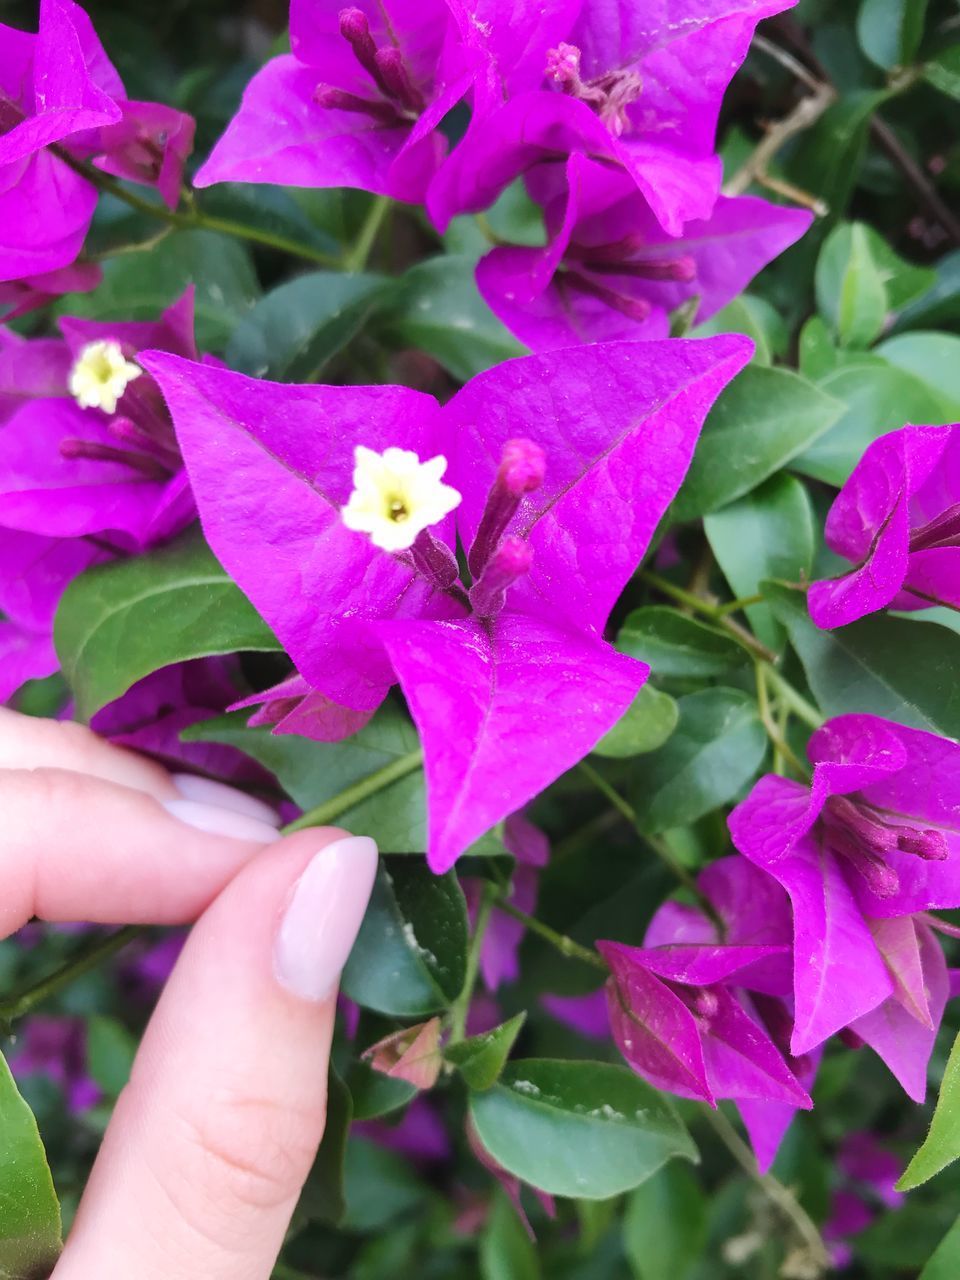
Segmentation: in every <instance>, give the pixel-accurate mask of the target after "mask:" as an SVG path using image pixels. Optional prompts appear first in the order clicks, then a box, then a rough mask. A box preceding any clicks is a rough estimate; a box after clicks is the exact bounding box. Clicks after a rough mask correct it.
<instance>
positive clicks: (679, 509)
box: [672, 365, 843, 520]
mask: <svg viewBox="0 0 960 1280" xmlns="http://www.w3.org/2000/svg"><path fill="white" fill-rule="evenodd" d="M842 413H843V405H842V404H841V403H839V402H838V401H837V400H835V399H834V398H833V396H832V395H827V394H826V393H825V392H824V391H821V390H820V389H819V388H818V387H815V386H814V385H813V383H811V382H807V380H806V379H805V378H801V377H800V375H799V374H796V373H790V372H788V370H786V369H764V368H758V367H757V366H755V365H748V367H747V368H746V369H744V370H743V371H742V372H741V373H740V374H739V375H738V376H737V377H736V378H735V379H734V381H733V382H732V383H731V384H730V386H729V387H727V388H726V390H725V391H723V393H722V394H721V396H720V398H719V400H718V401H717V403H716V405H715V406H714V407H713V409H712V410H711V412H710V415H709V417H708V418H707V422H706V425H705V427H704V430H703V434H702V436H701V437H700V443H699V445H698V446H697V451H696V453H695V454H694V456H693V463H692V465H691V467H690V471H689V473H688V474H687V478H686V480H685V481H684V483H683V487H682V488H681V490H680V492H679V494H678V495H677V500H676V502H675V503H674V506H673V509H672V516H673V518H674V519H675V520H693V519H695V518H696V517H697V516H702V515H705V514H706V513H707V512H710V511H716V510H717V509H718V508H719V507H722V506H725V505H726V503H728V502H733V501H734V500H735V499H736V498H740V497H742V496H743V495H744V494H745V493H749V492H750V490H751V489H755V488H756V487H757V485H758V484H762V483H763V481H764V480H766V479H767V478H768V476H771V475H773V473H774V472H775V471H779V470H780V468H781V467H783V466H785V465H786V463H788V462H789V461H790V460H791V459H792V458H795V457H796V456H797V454H799V453H802V452H803V451H804V450H806V449H809V447H810V446H811V444H812V443H813V442H814V441H815V440H817V439H819V437H820V436H822V435H823V434H824V432H826V431H828V430H829V429H830V428H831V427H832V426H833V425H834V423H835V422H837V420H838V419H839V418H840V416H841V414H842Z"/></svg>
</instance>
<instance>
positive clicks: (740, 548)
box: [703, 473, 819, 649]
mask: <svg viewBox="0 0 960 1280" xmlns="http://www.w3.org/2000/svg"><path fill="white" fill-rule="evenodd" d="M816 523H817V522H816V521H815V520H814V514H813V507H812V505H811V502H810V495H809V494H808V493H807V490H806V488H805V487H804V485H803V484H802V483H801V482H800V481H799V480H798V479H797V478H796V477H795V476H791V475H787V474H785V473H781V474H780V475H776V476H771V477H770V479H769V480H767V481H766V483H765V484H762V485H761V486H760V487H759V488H758V489H754V491H753V493H748V494H747V495H746V497H744V498H740V499H739V501H737V502H731V503H730V505H729V506H727V507H724V508H723V510H722V511H715V512H714V513H713V515H710V516H707V517H706V518H705V519H704V522H703V527H704V530H705V532H706V535H707V539H708V541H709V543H710V547H711V549H712V551H713V554H714V556H716V559H717V563H718V564H719V566H720V568H721V569H722V570H723V574H724V577H725V578H726V579H727V582H728V583H729V584H730V590H731V591H732V592H733V594H734V595H735V596H736V597H738V598H740V599H744V598H747V597H749V596H752V595H756V594H757V592H758V591H759V589H760V583H761V582H762V581H763V580H764V579H765V578H783V579H784V580H785V581H787V582H800V581H802V580H803V579H804V578H807V577H809V575H810V570H811V568H812V566H813V549H814V545H815V540H816V538H817V537H818V536H819V531H818V530H816V529H815V525H816ZM746 615H747V620H748V621H749V623H750V627H751V629H752V630H753V632H754V634H755V635H756V636H757V638H758V639H760V640H762V641H763V643H764V644H766V645H768V646H769V647H770V648H772V649H776V648H778V647H779V646H780V644H781V643H782V641H783V629H782V628H781V627H780V626H779V625H778V623H777V622H776V619H775V618H774V617H773V615H772V614H771V612H770V609H769V607H768V606H767V605H765V604H754V605H748V606H747V609H746Z"/></svg>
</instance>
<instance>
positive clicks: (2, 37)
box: [0, 0, 194, 314]
mask: <svg viewBox="0 0 960 1280" xmlns="http://www.w3.org/2000/svg"><path fill="white" fill-rule="evenodd" d="M193 134H194V122H193V120H192V118H191V117H190V116H187V115H184V114H183V113H182V112H180V111H176V110H174V108H172V107H168V106H164V105H162V104H161V103H157V102H134V101H131V99H129V98H128V97H127V96H126V92H125V90H124V87H123V82H122V81H121V79H120V77H119V75H118V74H117V71H116V69H115V67H114V66H113V64H112V63H111V62H110V59H109V58H108V57H107V55H106V52H105V51H104V49H103V46H102V45H101V44H100V41H99V40H98V39H97V36H96V33H95V32H94V30H93V26H92V24H91V22H90V19H89V18H88V17H87V15H86V13H85V12H84V11H83V10H82V9H81V8H80V7H79V6H78V5H76V4H73V3H72V0H41V3H40V23H39V30H38V32H37V34H36V35H34V34H32V33H28V32H25V31H19V30H17V29H16V28H14V27H8V26H5V25H3V24H0V306H3V307H4V309H8V310H9V311H10V312H12V314H20V313H21V312H23V311H27V310H29V309H30V308H32V307H34V306H37V305H40V304H42V303H43V302H45V301H47V300H48V299H49V298H50V297H56V296H57V295H58V294H61V293H66V292H69V291H73V290H84V289H91V288H93V287H94V286H95V285H96V284H97V282H98V281H99V279H100V272H99V269H98V268H96V267H95V266H91V265H90V264H83V263H77V262H76V258H77V255H78V254H79V252H80V249H81V248H82V246H83V241H84V238H85V237H86V234H87V230H88V228H89V226H90V222H91V219H92V218H93V213H94V209H95V208H96V204H97V189H96V186H95V185H94V184H93V183H92V182H91V181H90V180H89V179H88V178H87V177H85V176H84V175H83V173H82V172H78V169H77V167H76V166H77V164H78V162H79V163H81V164H82V163H90V164H92V165H94V166H95V167H96V168H98V169H101V170H102V171H103V172H105V173H109V174H113V175H115V176H117V177H120V178H126V179H128V180H129V181H131V182H137V183H142V184H144V185H147V186H152V187H155V188H156V189H157V190H158V191H159V192H160V195H161V197H162V198H163V200H164V201H165V202H166V203H167V204H168V205H169V206H170V207H171V208H173V207H175V206H176V204H177V203H178V202H179V199H180V185H181V181H182V177H183V166H184V162H185V161H186V158H187V156H188V155H189V154H190V151H191V149H192V147H193Z"/></svg>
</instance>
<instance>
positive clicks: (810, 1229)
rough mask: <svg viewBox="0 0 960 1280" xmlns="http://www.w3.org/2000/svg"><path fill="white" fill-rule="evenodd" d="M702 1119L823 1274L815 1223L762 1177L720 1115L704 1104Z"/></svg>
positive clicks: (825, 1263) (778, 1185)
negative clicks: (786, 1223) (782, 1218)
mask: <svg viewBox="0 0 960 1280" xmlns="http://www.w3.org/2000/svg"><path fill="white" fill-rule="evenodd" d="M702 1110H703V1115H704V1116H705V1117H706V1119H707V1120H708V1121H709V1123H710V1124H711V1125H712V1126H713V1129H714V1131H715V1133H716V1134H717V1136H718V1137H719V1139H720V1141H721V1142H722V1143H723V1145H724V1146H725V1147H726V1148H727V1150H728V1151H729V1152H730V1154H731V1155H732V1156H733V1158H734V1159H735V1160H736V1162H737V1163H738V1164H739V1165H740V1167H741V1168H742V1169H743V1171H744V1173H746V1175H747V1176H748V1177H749V1178H752V1179H753V1181H754V1182H755V1183H756V1184H757V1186H758V1187H760V1188H761V1190H762V1191H763V1192H764V1194H765V1195H766V1196H767V1198H768V1199H769V1200H770V1202H771V1203H772V1204H774V1205H775V1206H776V1207H777V1208H778V1209H779V1210H780V1212H781V1213H782V1215H783V1216H784V1217H785V1218H786V1219H787V1221H788V1222H789V1223H790V1225H791V1226H792V1227H793V1228H794V1230H795V1231H796V1233H797V1235H798V1236H799V1237H800V1239H801V1240H802V1241H803V1243H804V1245H805V1246H806V1248H807V1250H808V1252H809V1253H810V1257H811V1260H812V1261H813V1263H814V1264H815V1265H816V1266H817V1267H818V1268H819V1272H820V1273H821V1274H822V1273H823V1272H824V1271H826V1270H827V1268H828V1267H829V1258H828V1256H827V1251H826V1248H825V1247H824V1243H823V1239H822V1237H821V1235H820V1232H819V1231H818V1230H817V1226H816V1223H815V1222H814V1221H813V1219H812V1218H811V1217H810V1215H809V1214H808V1213H807V1211H806V1209H804V1207H803V1205H802V1204H801V1203H800V1202H799V1200H798V1199H797V1198H796V1196H795V1195H794V1194H793V1192H792V1191H791V1190H790V1188H789V1187H785V1186H784V1185H783V1183H782V1182H780V1181H779V1179H777V1178H775V1177H774V1176H773V1174H770V1173H761V1172H760V1170H759V1169H758V1168H757V1162H756V1160H755V1159H754V1155H753V1152H752V1151H751V1150H750V1148H749V1147H748V1146H747V1144H746V1143H745V1142H744V1141H743V1139H742V1138H741V1137H740V1135H739V1134H738V1133H737V1131H736V1129H735V1128H734V1127H733V1125H732V1124H731V1123H730V1121H729V1120H728V1119H727V1117H726V1116H725V1115H724V1114H723V1112H722V1111H714V1110H713V1108H712V1107H708V1106H707V1105H706V1104H704V1106H703V1109H702Z"/></svg>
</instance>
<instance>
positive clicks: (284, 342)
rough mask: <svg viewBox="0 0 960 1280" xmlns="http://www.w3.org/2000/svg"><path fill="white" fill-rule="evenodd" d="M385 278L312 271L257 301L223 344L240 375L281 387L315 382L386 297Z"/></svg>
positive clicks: (390, 284) (389, 286)
mask: <svg viewBox="0 0 960 1280" xmlns="http://www.w3.org/2000/svg"><path fill="white" fill-rule="evenodd" d="M392 288H393V282H392V281H390V280H388V279H387V277H385V276H376V275H341V274H339V273H336V272H330V271H314V272H311V273H310V274H309V275H304V276H297V277H296V278H295V279H293V280H288V281H286V282H285V283H284V284H281V285H280V286H279V287H278V288H276V289H273V290H271V292H270V293H268V294H267V295H266V297H264V298H261V300H260V301H259V302H258V303H257V305H256V306H255V307H254V308H253V310H252V311H250V312H249V313H248V314H247V315H246V316H245V317H244V318H243V320H241V322H240V324H239V325H238V326H237V328H236V329H235V330H234V333H233V337H232V338H231V339H230V342H229V344H228V345H227V351H226V359H227V363H228V364H229V365H230V366H231V367H232V368H234V369H238V370H239V371H240V372H241V373H247V374H250V375H251V376H253V377H256V378H272V379H273V380H274V381H279V382H313V381H316V379H317V377H318V375H319V373H320V371H321V370H322V369H323V367H324V365H325V364H326V363H327V361H328V360H329V359H330V358H331V356H333V355H335V354H336V353H337V352H338V351H340V350H342V348H343V347H345V346H346V345H347V343H348V342H350V341H352V340H353V338H355V337H356V335H357V334H358V333H359V332H360V330H361V329H362V328H363V327H364V325H365V324H366V323H367V321H368V320H369V318H370V317H371V316H372V315H373V313H374V312H375V311H376V310H377V308H378V307H380V306H382V305H383V304H384V302H385V301H386V299H387V298H388V297H389V296H390V292H391V290H392Z"/></svg>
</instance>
